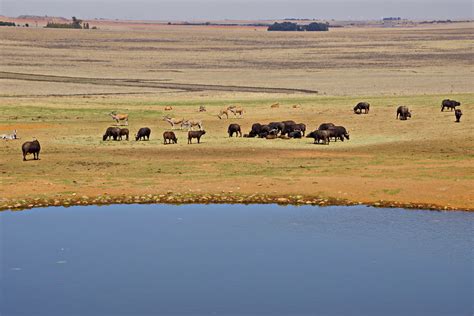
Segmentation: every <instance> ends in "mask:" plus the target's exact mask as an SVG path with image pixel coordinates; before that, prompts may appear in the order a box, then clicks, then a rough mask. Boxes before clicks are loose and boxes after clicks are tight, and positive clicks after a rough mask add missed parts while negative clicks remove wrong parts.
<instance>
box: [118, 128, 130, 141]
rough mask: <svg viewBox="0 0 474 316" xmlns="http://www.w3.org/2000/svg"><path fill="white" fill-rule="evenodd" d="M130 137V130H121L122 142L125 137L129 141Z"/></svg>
mask: <svg viewBox="0 0 474 316" xmlns="http://www.w3.org/2000/svg"><path fill="white" fill-rule="evenodd" d="M129 135H130V131H129V130H128V128H121V129H120V133H119V140H122V136H125V139H126V140H128V136H129Z"/></svg>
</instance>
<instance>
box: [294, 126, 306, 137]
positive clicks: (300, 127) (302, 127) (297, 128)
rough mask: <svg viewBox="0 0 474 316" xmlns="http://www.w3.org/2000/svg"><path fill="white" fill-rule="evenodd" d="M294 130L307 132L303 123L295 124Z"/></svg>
mask: <svg viewBox="0 0 474 316" xmlns="http://www.w3.org/2000/svg"><path fill="white" fill-rule="evenodd" d="M293 128H294V131H301V133H302V134H303V136H304V134H305V133H306V125H305V124H303V123H299V124H295V125H293Z"/></svg>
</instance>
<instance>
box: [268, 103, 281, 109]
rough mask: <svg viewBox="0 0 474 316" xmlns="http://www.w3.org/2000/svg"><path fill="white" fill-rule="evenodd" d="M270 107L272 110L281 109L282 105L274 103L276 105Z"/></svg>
mask: <svg viewBox="0 0 474 316" xmlns="http://www.w3.org/2000/svg"><path fill="white" fill-rule="evenodd" d="M270 107H271V108H272V109H276V108H279V107H280V103H274V104H272V105H270Z"/></svg>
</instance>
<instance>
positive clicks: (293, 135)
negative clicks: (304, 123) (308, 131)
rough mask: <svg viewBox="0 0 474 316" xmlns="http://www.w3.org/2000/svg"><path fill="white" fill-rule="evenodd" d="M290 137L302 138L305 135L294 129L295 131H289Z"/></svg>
mask: <svg viewBox="0 0 474 316" xmlns="http://www.w3.org/2000/svg"><path fill="white" fill-rule="evenodd" d="M288 137H290V138H301V137H303V135H302V132H301V131H293V132H289V133H288Z"/></svg>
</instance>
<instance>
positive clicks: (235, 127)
mask: <svg viewBox="0 0 474 316" xmlns="http://www.w3.org/2000/svg"><path fill="white" fill-rule="evenodd" d="M227 133H229V137H232V136H234V133H235V136H236V137H237V136H240V137H242V131H241V130H240V125H239V124H230V125H229V128H227Z"/></svg>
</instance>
